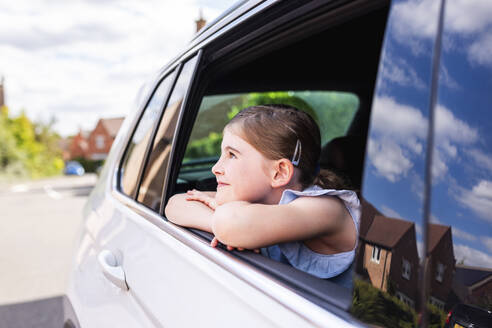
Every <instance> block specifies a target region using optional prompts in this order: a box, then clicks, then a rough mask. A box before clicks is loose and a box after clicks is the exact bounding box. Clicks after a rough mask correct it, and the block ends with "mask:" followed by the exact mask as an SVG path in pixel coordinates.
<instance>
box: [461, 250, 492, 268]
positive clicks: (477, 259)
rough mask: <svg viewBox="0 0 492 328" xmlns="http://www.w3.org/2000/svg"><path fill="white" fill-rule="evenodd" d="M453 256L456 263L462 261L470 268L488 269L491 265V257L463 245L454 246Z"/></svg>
mask: <svg viewBox="0 0 492 328" xmlns="http://www.w3.org/2000/svg"><path fill="white" fill-rule="evenodd" d="M454 256H455V258H456V262H457V263H460V262H461V261H463V262H464V264H466V265H470V266H479V267H485V268H490V266H491V265H490V263H492V256H490V255H488V254H486V253H484V252H482V251H479V250H478V249H475V248H471V247H469V246H466V245H463V244H454Z"/></svg>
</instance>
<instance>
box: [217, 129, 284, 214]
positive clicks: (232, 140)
mask: <svg viewBox="0 0 492 328" xmlns="http://www.w3.org/2000/svg"><path fill="white" fill-rule="evenodd" d="M221 149H222V153H221V155H220V158H219V161H218V162H217V163H215V165H214V166H213V167H212V172H213V173H214V174H215V177H216V178H217V194H216V196H215V199H216V201H217V204H218V205H221V204H224V203H227V202H231V201H247V202H250V203H265V202H266V199H267V197H268V196H269V195H270V193H271V191H272V186H271V178H272V174H274V163H275V161H273V160H269V159H267V158H266V157H265V156H263V155H262V154H261V153H260V152H259V151H258V150H256V149H255V148H254V147H253V146H251V145H250V144H249V143H248V142H246V141H245V140H244V139H243V138H241V137H240V136H239V135H237V134H236V133H234V131H233V129H231V128H229V127H228V128H226V129H224V137H223V139H222V145H221Z"/></svg>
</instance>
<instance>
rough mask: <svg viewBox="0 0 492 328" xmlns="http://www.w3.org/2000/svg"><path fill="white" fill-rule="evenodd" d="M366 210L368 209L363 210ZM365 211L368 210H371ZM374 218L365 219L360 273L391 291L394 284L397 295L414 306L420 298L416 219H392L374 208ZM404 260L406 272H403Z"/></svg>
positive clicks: (376, 285) (378, 286)
mask: <svg viewBox="0 0 492 328" xmlns="http://www.w3.org/2000/svg"><path fill="white" fill-rule="evenodd" d="M363 213H364V212H363ZM365 213H368V212H367V211H366V212H365ZM373 213H374V214H373V215H374V216H373V217H372V220H371V221H369V224H368V223H367V222H364V220H365V219H366V218H367V216H363V217H362V221H361V224H360V226H361V229H360V231H361V236H360V237H361V244H362V246H361V247H364V249H363V250H359V251H358V256H359V257H360V256H363V257H364V258H363V259H358V260H357V262H360V263H361V264H362V269H360V264H359V263H358V264H357V266H358V267H359V270H358V273H359V275H360V276H362V277H363V278H366V279H367V280H369V281H370V282H371V284H372V285H373V286H374V287H377V288H379V289H381V290H383V291H387V290H388V287H389V286H390V285H391V286H392V287H394V291H395V295H400V296H399V298H400V299H401V300H402V301H403V302H405V303H406V304H408V305H410V306H414V305H415V302H416V300H417V297H418V296H417V290H418V288H417V275H416V274H414V275H412V274H411V268H412V267H414V268H417V267H418V263H419V259H418V253H417V242H416V236H415V224H414V223H413V222H409V221H405V220H400V219H392V218H388V217H385V216H383V215H381V214H380V213H379V212H377V211H376V210H374V211H373ZM402 263H407V264H403V266H404V269H403V270H404V272H402Z"/></svg>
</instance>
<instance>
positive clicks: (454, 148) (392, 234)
mask: <svg viewBox="0 0 492 328" xmlns="http://www.w3.org/2000/svg"><path fill="white" fill-rule="evenodd" d="M443 5H444V1H439V0H414V1H410V0H408V1H407V0H395V1H383V0H381V1H380V0H372V1H369V0H355V1H344V0H332V1H328V0H326V1H274V0H266V1H253V0H252V1H241V2H239V3H237V4H236V5H235V6H233V7H232V8H231V9H230V10H228V11H227V12H225V13H224V14H223V15H222V16H221V17H219V18H218V19H217V20H215V21H214V22H212V23H211V24H209V25H207V26H206V27H205V28H204V29H203V30H202V31H201V32H200V33H199V34H198V35H197V36H196V37H195V38H194V39H193V40H192V41H191V42H190V44H189V46H188V47H187V48H186V49H185V50H184V51H182V52H181V53H180V54H179V56H177V57H176V59H175V60H173V61H172V62H171V63H169V64H168V65H166V66H165V67H164V68H163V69H162V70H161V71H160V72H159V73H158V75H157V78H156V79H155V81H153V83H152V84H151V85H150V88H149V90H148V91H147V93H146V94H145V96H144V100H143V101H142V102H141V103H140V104H139V105H138V108H135V110H134V112H132V113H131V115H129V116H128V117H127V118H126V120H125V122H124V124H123V126H122V128H121V129H120V132H119V134H118V136H117V138H116V140H115V142H114V144H113V147H112V149H111V152H110V155H109V156H108V158H107V160H106V163H105V166H104V169H103V170H102V172H101V175H100V178H99V181H98V183H97V185H96V187H95V188H94V190H93V192H92V194H91V196H90V198H89V201H88V203H87V205H86V207H85V210H84V218H85V219H84V224H83V231H82V234H81V237H80V241H79V246H78V249H77V252H76V254H75V257H74V263H73V269H72V272H71V277H70V284H69V288H68V293H67V297H68V300H69V302H68V303H67V306H66V311H65V322H66V327H215V328H216V327H271V326H276V327H358V326H362V327H364V326H365V325H366V323H368V324H374V325H377V326H391V327H398V326H409V327H410V326H413V325H414V324H416V323H418V324H419V325H422V326H426V325H427V324H432V325H436V326H442V324H444V322H441V321H439V320H444V319H443V318H445V311H446V310H447V309H450V308H452V306H453V305H454V304H456V303H459V302H461V303H470V304H474V303H477V302H479V299H480V298H479V296H480V295H481V294H479V293H480V292H482V293H484V294H483V295H485V297H489V299H490V297H491V293H490V290H491V289H490V281H489V280H490V279H489V278H487V277H488V276H487V274H486V272H490V268H491V266H492V260H491V256H490V253H491V249H490V240H492V229H491V225H490V222H492V221H491V219H490V218H491V216H490V212H491V211H490V209H492V202H491V197H490V195H491V194H492V189H491V186H492V169H491V167H492V166H491V164H490V163H492V138H491V134H490V131H492V126H491V122H492V120H491V118H492V112H491V111H490V108H491V106H492V99H491V97H490V90H492V74H491V67H492V61H491V60H490V58H491V57H490V44H491V43H490V42H489V41H490V40H492V33H491V32H492V29H491V28H490V27H491V26H492V19H490V17H492V15H491V14H490V13H492V3H490V2H487V1H482V2H479V1H476V2H463V1H461V2H460V1H453V0H450V1H447V2H446V7H444V6H443ZM444 8H445V10H444ZM481 13H483V15H482V14H481ZM487 13H488V14H487ZM460 17H461V18H463V17H466V18H467V19H464V20H460ZM487 47H489V48H487ZM264 103H287V104H290V105H294V106H296V107H298V108H300V109H302V110H305V111H308V112H309V113H310V114H311V115H312V116H313V117H314V118H315V119H316V120H317V122H318V124H319V126H320V129H321V132H322V142H323V145H324V147H323V152H322V158H321V162H320V164H321V166H322V167H324V166H326V167H330V168H331V169H333V170H335V171H337V172H338V173H339V174H343V175H344V176H346V177H347V178H348V179H350V181H351V182H352V184H353V186H354V189H356V190H359V191H360V195H361V199H363V215H362V221H361V224H360V227H359V231H360V238H359V242H358V245H359V248H358V252H357V258H356V260H355V261H354V264H353V268H352V269H351V271H350V272H349V273H348V274H353V279H354V288H353V289H352V288H350V289H347V288H345V287H343V286H340V285H339V284H338V283H337V279H336V278H335V279H331V280H323V279H319V278H316V277H314V276H310V275H309V274H307V273H304V272H301V271H298V270H296V269H294V268H293V267H291V266H288V265H285V264H282V263H278V262H275V261H273V260H270V259H268V258H265V257H263V256H262V255H260V254H255V253H253V252H250V251H244V252H238V251H232V252H229V251H227V250H225V249H223V248H218V249H216V248H212V247H210V246H209V242H210V240H211V238H212V236H211V235H210V234H208V233H205V232H201V231H198V230H193V229H187V228H183V227H180V226H176V225H174V224H172V223H171V222H169V221H168V220H167V219H166V217H165V215H164V207H165V205H166V202H167V200H168V199H169V198H170V197H171V196H172V195H174V194H176V193H180V192H185V191H186V190H189V189H192V188H196V189H199V190H215V188H216V181H215V178H214V176H213V174H212V172H211V171H210V168H211V167H212V165H213V164H214V162H215V161H216V160H217V156H218V154H219V152H220V141H221V132H222V128H223V127H224V125H225V124H226V123H227V122H228V120H229V119H230V118H231V117H232V116H233V115H234V114H235V113H236V112H237V111H238V110H239V109H240V108H243V107H246V106H248V105H253V104H264ZM366 149H367V150H366ZM431 196H432V197H431ZM265 219H268V218H265ZM451 228H452V229H451ZM487 247H488V248H487ZM467 254H468V255H467ZM489 260H491V261H489ZM473 270H475V271H473ZM487 270H488V271H487ZM472 271H473V272H472ZM476 272H482V273H483V274H482V275H480V274H476ZM474 273H475V275H474ZM471 277H475V278H474V279H475V280H476V279H478V280H476V281H474V282H473V284H471V285H469V286H468V285H467V284H468V283H469V282H470V281H471V280H473V279H472V278H471ZM480 277H485V278H483V279H482V278H480ZM479 278H480V279H482V280H480V279H479ZM470 279H471V280H470ZM487 279H489V280H487ZM477 284H478V285H477ZM482 285H483V286H489V287H487V288H488V289H486V288H485V289H473V288H475V287H473V286H482ZM456 286H458V287H456ZM460 286H462V287H463V288H462V287H460ZM476 288H478V287H476ZM489 304H490V303H489ZM429 314H431V315H429Z"/></svg>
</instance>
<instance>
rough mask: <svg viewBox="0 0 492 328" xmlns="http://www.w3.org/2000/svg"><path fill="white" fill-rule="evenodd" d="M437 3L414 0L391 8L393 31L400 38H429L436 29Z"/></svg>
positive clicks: (432, 0) (426, 0)
mask: <svg viewBox="0 0 492 328" xmlns="http://www.w3.org/2000/svg"><path fill="white" fill-rule="evenodd" d="M438 5H439V1H434V0H415V1H406V2H402V3H398V4H396V5H394V7H393V14H394V15H395V22H396V24H397V25H395V27H394V28H395V31H396V33H397V35H398V36H400V37H406V38H408V37H417V38H430V37H432V36H434V34H435V33H436V29H437V24H436V19H435V17H436V16H437V12H438Z"/></svg>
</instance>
